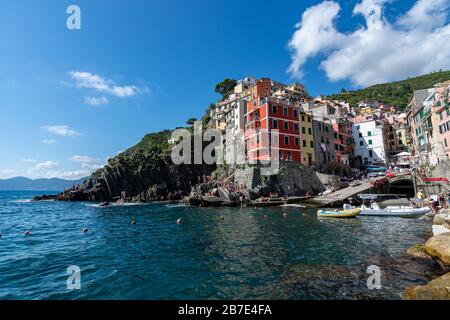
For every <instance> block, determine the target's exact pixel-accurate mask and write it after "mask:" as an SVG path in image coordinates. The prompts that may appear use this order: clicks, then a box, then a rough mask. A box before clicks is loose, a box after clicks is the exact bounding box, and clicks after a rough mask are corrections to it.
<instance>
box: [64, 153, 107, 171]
mask: <svg viewBox="0 0 450 320" xmlns="http://www.w3.org/2000/svg"><path fill="white" fill-rule="evenodd" d="M69 160H70V161H74V162H78V163H81V168H82V169H85V170H90V172H92V171H93V170H97V169H100V168H101V167H103V165H104V160H103V159H100V158H93V157H89V156H80V155H75V156H73V157H71V158H70V159H69Z"/></svg>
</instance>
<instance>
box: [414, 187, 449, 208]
mask: <svg viewBox="0 0 450 320" xmlns="http://www.w3.org/2000/svg"><path fill="white" fill-rule="evenodd" d="M416 199H417V202H418V206H419V207H421V208H422V207H423V206H424V203H425V200H427V196H426V194H425V192H424V191H423V190H419V192H417V195H416ZM428 203H429V205H430V207H431V209H432V210H433V212H434V213H436V212H437V211H438V209H439V208H448V207H450V192H449V193H447V195H445V194H443V193H440V194H432V195H431V196H430V197H429V198H428ZM410 204H413V205H414V206H415V204H414V203H413V202H412V201H411V200H410Z"/></svg>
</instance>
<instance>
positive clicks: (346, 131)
mask: <svg viewBox="0 0 450 320" xmlns="http://www.w3.org/2000/svg"><path fill="white" fill-rule="evenodd" d="M332 124H333V131H334V148H335V151H336V162H337V163H341V164H344V165H350V155H351V154H352V152H353V134H352V122H351V121H350V120H347V119H345V118H336V119H333V120H332Z"/></svg>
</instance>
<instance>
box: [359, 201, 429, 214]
mask: <svg viewBox="0 0 450 320" xmlns="http://www.w3.org/2000/svg"><path fill="white" fill-rule="evenodd" d="M430 212H431V209H430V208H429V207H423V208H413V207H406V206H390V207H386V208H384V209H381V208H380V207H379V206H378V204H377V203H372V204H371V205H370V206H369V207H366V206H365V205H362V206H361V216H377V217H400V218H418V217H421V216H423V215H425V214H427V213H430Z"/></svg>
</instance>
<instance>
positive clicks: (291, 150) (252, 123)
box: [245, 83, 301, 162]
mask: <svg viewBox="0 0 450 320" xmlns="http://www.w3.org/2000/svg"><path fill="white" fill-rule="evenodd" d="M260 86H261V88H260V90H261V91H263V92H267V91H266V86H265V84H264V83H261V84H260ZM260 90H258V91H260ZM245 120H246V124H245V142H246V148H247V157H248V159H249V160H270V159H271V152H279V159H280V160H282V161H294V162H301V143H300V142H301V139H300V107H299V106H298V105H293V104H289V103H288V102H287V100H279V99H275V98H269V97H265V96H257V97H256V98H255V99H253V100H251V101H250V102H249V103H248V104H247V113H246V115H245Z"/></svg>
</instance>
